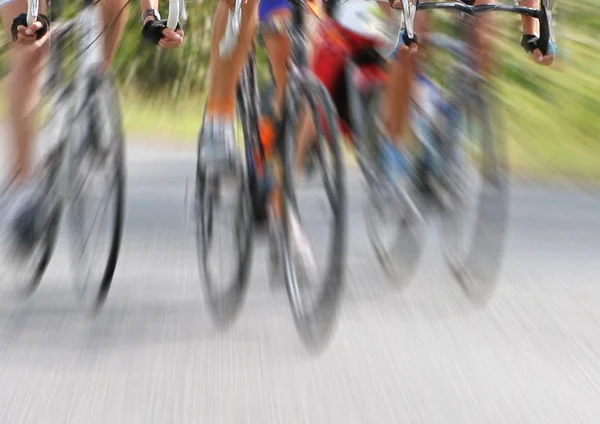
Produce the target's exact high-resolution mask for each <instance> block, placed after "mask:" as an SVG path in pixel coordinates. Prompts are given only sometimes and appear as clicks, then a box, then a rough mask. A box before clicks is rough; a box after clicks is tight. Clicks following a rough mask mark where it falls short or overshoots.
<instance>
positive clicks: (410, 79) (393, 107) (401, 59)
mask: <svg viewBox="0 0 600 424" xmlns="http://www.w3.org/2000/svg"><path fill="white" fill-rule="evenodd" d="M428 21H429V19H428V17H427V13H417V17H416V21H415V32H416V33H417V34H421V39H423V38H424V35H425V32H426V31H427V27H428ZM420 55H421V54H420V53H419V50H418V49H417V46H415V45H411V46H410V47H408V46H405V45H401V46H400V47H399V48H398V49H397V53H396V55H395V57H393V58H392V59H393V60H392V61H391V64H390V71H389V72H390V79H389V83H388V87H387V90H385V95H384V97H383V105H382V106H383V107H382V110H383V118H384V122H385V126H386V129H387V131H388V133H389V136H390V138H391V139H392V140H393V141H394V142H395V143H400V144H402V143H403V139H404V138H405V137H406V132H407V130H408V119H409V112H410V97H411V95H412V89H413V85H414V84H413V83H414V77H415V73H416V72H417V67H418V64H419V58H420Z"/></svg>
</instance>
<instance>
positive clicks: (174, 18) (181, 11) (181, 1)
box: [27, 0, 187, 30]
mask: <svg viewBox="0 0 600 424" xmlns="http://www.w3.org/2000/svg"><path fill="white" fill-rule="evenodd" d="M39 10H40V3H39V0H27V26H30V25H31V24H33V23H34V22H35V21H37V18H38V13H39ZM179 18H181V20H182V21H186V20H187V10H186V8H185V0H169V16H168V17H167V28H169V29H171V30H175V28H177V24H178V23H179Z"/></svg>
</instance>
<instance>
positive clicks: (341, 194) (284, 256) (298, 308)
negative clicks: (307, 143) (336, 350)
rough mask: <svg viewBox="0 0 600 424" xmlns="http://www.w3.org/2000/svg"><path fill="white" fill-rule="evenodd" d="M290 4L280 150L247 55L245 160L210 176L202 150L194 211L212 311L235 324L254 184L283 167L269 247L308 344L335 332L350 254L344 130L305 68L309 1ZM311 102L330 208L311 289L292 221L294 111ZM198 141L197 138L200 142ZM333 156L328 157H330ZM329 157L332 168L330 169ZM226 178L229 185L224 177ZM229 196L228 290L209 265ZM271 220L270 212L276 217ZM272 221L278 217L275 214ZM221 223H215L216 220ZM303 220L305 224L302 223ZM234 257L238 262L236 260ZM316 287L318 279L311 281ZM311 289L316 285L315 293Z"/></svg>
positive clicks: (295, 206) (233, 17)
mask: <svg viewBox="0 0 600 424" xmlns="http://www.w3.org/2000/svg"><path fill="white" fill-rule="evenodd" d="M291 3H292V4H293V6H294V8H293V20H292V28H291V30H290V36H291V40H292V46H293V48H292V50H293V54H292V57H291V59H290V63H289V68H288V69H289V74H288V75H289V77H288V87H287V90H286V96H285V99H286V100H285V107H284V111H283V116H282V121H281V122H282V125H280V126H279V128H280V132H279V135H278V137H277V139H278V140H280V142H279V145H278V146H277V148H276V151H275V152H274V153H273V154H272V155H269V154H267V152H265V149H263V145H262V143H261V140H260V135H259V131H258V126H257V123H258V118H259V116H260V105H259V103H260V102H259V94H258V84H257V74H256V70H257V67H256V58H255V55H254V53H252V54H251V55H250V58H249V60H248V63H247V65H246V67H245V69H244V71H243V73H242V75H241V79H240V83H239V86H238V101H237V106H238V109H237V110H238V114H239V117H240V121H241V133H242V134H241V135H242V138H243V151H244V155H243V161H242V162H243V163H242V164H241V166H240V168H241V169H240V172H238V173H237V174H236V175H233V176H232V175H229V176H219V177H208V176H207V174H206V172H204V170H203V169H202V168H201V166H200V163H201V161H200V156H199V157H198V166H197V170H196V190H195V193H196V215H197V220H196V222H197V225H196V228H197V242H198V256H199V264H200V270H201V276H202V278H203V280H204V287H205V293H206V295H207V300H208V304H209V307H210V311H211V313H212V316H213V318H214V320H215V322H216V323H217V324H218V325H221V326H223V327H225V326H228V325H231V323H232V322H233V320H234V318H235V317H236V316H237V314H238V313H239V311H240V308H241V305H242V304H243V299H244V297H245V294H246V292H247V287H248V278H249V267H250V263H251V257H252V235H253V228H254V219H253V218H254V217H253V203H252V202H253V200H252V194H251V188H250V187H251V185H254V187H260V186H261V184H262V183H263V180H262V178H263V176H264V175H265V174H264V173H263V172H262V171H264V170H266V169H268V168H269V167H271V166H272V167H273V168H275V169H276V170H277V171H279V172H280V174H279V177H280V179H279V180H278V181H281V182H282V198H283V202H282V212H283V214H282V217H281V222H277V223H278V224H279V225H280V228H281V229H282V232H281V234H279V236H280V237H276V241H274V243H273V244H272V245H271V248H272V250H271V253H272V254H273V255H275V256H279V257H280V259H281V262H282V265H283V268H284V280H285V287H286V289H287V290H286V291H287V295H288V300H289V303H290V305H291V309H292V313H293V317H294V322H295V324H296V328H297V330H298V332H299V334H300V336H301V340H302V341H303V342H304V344H305V346H307V347H308V348H318V347H322V346H323V345H324V343H325V341H326V340H327V339H328V336H329V335H330V333H331V330H332V327H333V324H334V322H335V317H336V313H337V309H338V306H339V301H340V297H341V293H342V289H343V286H344V271H345V258H346V208H347V205H346V192H345V166H344V158H343V155H342V151H341V143H340V140H341V139H340V132H339V127H338V124H337V118H336V113H335V108H334V107H333V103H332V101H331V98H330V97H329V95H328V93H327V91H326V90H325V88H324V87H323V86H322V84H320V83H319V82H318V81H317V80H316V79H315V78H314V76H312V74H311V73H310V71H309V70H308V69H307V68H306V66H307V65H306V64H307V58H306V52H305V47H304V45H303V37H304V35H303V24H304V16H303V10H304V9H306V8H308V5H307V4H306V3H305V2H304V1H303V0H297V1H294V2H291ZM241 6H242V0H237V1H236V4H235V8H234V10H233V11H232V12H231V14H230V20H229V30H228V31H226V36H225V38H224V40H223V41H222V44H221V53H222V54H223V53H225V54H226V53H227V52H228V51H231V49H232V46H234V45H235V42H236V37H237V34H236V32H237V31H239V22H240V16H241V12H242V9H241ZM305 104H307V105H308V110H310V113H312V114H313V116H314V118H315V124H316V127H317V133H318V134H319V135H320V136H321V137H319V139H318V140H317V141H318V142H317V143H316V144H315V145H314V149H315V150H314V152H315V155H316V156H317V157H318V158H319V163H320V170H321V171H322V177H323V182H324V185H325V189H326V193H327V196H328V197H327V199H328V203H329V207H330V208H331V210H332V214H333V217H332V222H331V232H332V234H331V237H330V244H329V245H330V246H331V251H330V252H328V253H327V255H326V261H327V266H326V270H325V272H324V278H322V280H321V281H320V282H321V286H322V287H320V288H318V289H315V290H314V291H316V293H314V291H313V290H310V289H311V287H307V286H302V287H300V285H301V281H299V280H300V278H299V271H300V264H299V263H297V261H296V260H295V252H294V249H295V246H294V243H293V239H292V233H291V231H293V228H292V226H296V227H294V228H295V229H296V230H297V229H298V226H300V223H299V220H298V210H299V202H298V201H297V194H298V190H297V188H296V185H295V181H294V178H295V176H294V172H293V170H294V162H293V158H294V153H295V135H296V133H297V131H296V130H297V129H298V122H297V120H296V118H297V117H298V116H299V113H300V111H303V110H305V109H304V108H303V106H304V105H305ZM199 147H200V146H199ZM328 158H329V161H328ZM329 163H331V169H326V168H327V165H328V164H329ZM226 180H229V181H228V182H229V183H233V184H231V185H233V188H232V187H231V185H227V184H226ZM225 198H226V199H228V200H229V205H230V209H229V211H230V213H231V215H232V216H234V217H235V219H236V225H235V228H234V235H233V236H234V241H235V243H236V245H237V252H235V254H234V258H235V263H234V264H231V263H229V264H228V266H229V267H230V269H232V271H233V272H232V277H231V278H229V279H227V283H228V284H227V286H229V288H228V289H226V290H219V289H218V287H217V286H218V285H219V284H218V283H223V281H217V279H216V278H215V277H214V276H213V273H212V271H211V270H210V268H209V265H210V263H211V261H210V260H209V258H208V255H209V253H210V250H211V247H213V244H214V236H215V234H216V232H217V231H216V229H215V226H216V225H215V224H216V223H217V222H216V221H218V220H219V218H223V216H224V215H225V214H226V212H227V207H226V206H223V205H224V204H225V203H227V202H226V201H224V200H223V199H225ZM272 221H273V220H272ZM272 223H273V222H272ZM217 224H218V223H217ZM300 228H301V226H300ZM231 265H233V266H231ZM313 287H314V286H313ZM311 291H313V293H310V292H311Z"/></svg>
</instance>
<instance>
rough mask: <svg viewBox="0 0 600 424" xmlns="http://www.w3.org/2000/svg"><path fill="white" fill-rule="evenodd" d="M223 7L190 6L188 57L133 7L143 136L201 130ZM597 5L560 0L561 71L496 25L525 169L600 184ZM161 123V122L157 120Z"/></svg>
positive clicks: (131, 74)
mask: <svg viewBox="0 0 600 424" xmlns="http://www.w3.org/2000/svg"><path fill="white" fill-rule="evenodd" d="M63 1H68V2H69V4H70V6H69V7H67V8H66V9H67V12H68V13H73V12H74V11H75V10H76V7H75V5H77V4H80V2H79V1H75V0H63ZM218 1H219V0H203V1H200V2H193V3H188V4H187V8H188V15H189V20H188V21H187V22H186V24H185V27H184V29H185V38H186V40H185V43H184V45H183V46H182V48H181V49H177V50H168V51H167V50H162V49H160V48H156V47H154V46H150V45H148V44H147V43H145V42H144V40H143V39H142V37H141V25H140V20H139V17H140V7H139V4H138V2H137V0H133V1H132V3H131V4H129V5H128V9H129V18H128V25H127V28H126V31H125V34H124V37H123V40H122V42H121V46H120V49H119V52H118V54H117V57H116V59H115V62H114V64H113V69H114V70H115V72H116V74H117V76H118V78H119V80H120V82H121V85H122V89H123V90H122V92H123V96H124V98H125V101H126V107H125V108H124V109H125V113H126V114H127V111H128V110H134V111H136V113H135V114H134V115H132V116H129V117H128V119H129V121H130V122H132V123H135V125H133V127H134V128H136V129H137V128H140V127H144V128H150V127H152V126H153V125H157V123H158V122H159V121H161V120H164V119H166V118H165V116H169V117H170V118H169V119H170V120H171V121H173V120H179V121H181V120H183V119H188V116H189V119H190V120H191V121H190V122H186V123H184V124H181V125H180V127H181V128H193V132H194V133H195V132H196V131H197V128H196V127H199V119H198V116H199V114H198V112H197V111H195V110H194V113H193V114H192V113H188V112H189V110H190V109H195V107H197V108H198V109H201V107H202V104H203V98H204V96H205V94H206V88H207V83H208V81H207V79H208V78H207V77H208V63H209V50H210V37H211V23H212V15H213V13H214V9H215V6H216V4H217V2H218ZM597 1H598V0H555V6H556V7H555V21H556V24H557V41H558V44H559V59H558V60H557V63H556V64H555V66H553V67H552V68H545V67H541V66H537V65H535V64H534V63H532V61H531V59H530V58H529V57H528V56H527V55H526V54H524V52H523V51H522V49H521V47H520V45H519V42H520V34H521V32H520V19H519V18H518V17H516V16H514V15H498V16H497V20H496V22H497V24H496V33H495V34H494V37H495V39H496V40H497V41H498V43H499V50H498V53H497V54H498V59H499V60H498V62H499V63H500V75H499V78H498V85H499V87H500V88H501V90H502V93H503V94H504V103H505V109H506V112H507V113H506V122H507V127H508V130H509V131H508V134H509V138H510V141H511V150H512V152H511V153H512V155H513V157H514V161H513V162H514V163H515V164H516V166H517V167H520V168H524V169H527V170H533V171H540V170H548V169H549V170H552V172H557V173H563V174H565V173H566V174H576V175H579V174H581V175H592V176H595V177H598V178H600V119H598V118H599V117H600V37H598V34H599V33H600V13H599V8H598V6H599V5H598V4H597ZM161 11H162V13H163V15H166V12H167V2H166V1H163V2H162V7H161ZM7 43H8V41H7V37H5V38H4V42H3V43H2V46H1V48H0V52H1V53H2V54H1V55H0V72H3V73H5V72H6V69H7V66H8V60H7V55H6V54H5V53H6V51H7V48H8V47H7V46H8V44H7ZM259 63H261V68H262V72H261V75H262V78H261V79H263V80H264V79H265V76H266V75H268V62H267V60H266V55H265V54H264V49H259ZM175 100H177V102H175ZM127 103H129V106H127ZM153 110H154V112H152V111H153ZM142 111H144V112H143V113H142ZM138 112H139V113H138ZM132 113H133V112H132ZM159 116H160V117H161V119H157V117H159ZM163 118H164V119H163ZM140 121H144V122H140ZM161 130H162V128H161V129H157V131H161ZM169 131H170V130H169ZM178 134H179V133H178Z"/></svg>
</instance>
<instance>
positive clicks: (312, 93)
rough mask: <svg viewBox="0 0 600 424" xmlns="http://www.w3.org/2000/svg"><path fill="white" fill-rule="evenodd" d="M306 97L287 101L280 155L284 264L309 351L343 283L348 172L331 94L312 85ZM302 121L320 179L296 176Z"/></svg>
mask: <svg viewBox="0 0 600 424" xmlns="http://www.w3.org/2000/svg"><path fill="white" fill-rule="evenodd" d="M309 81H310V80H309ZM304 96H305V98H304V99H303V100H305V101H303V102H302V103H300V104H293V101H290V102H288V109H287V113H288V114H289V116H292V117H293V118H292V119H288V120H287V121H286V124H287V127H286V129H285V139H284V142H285V146H284V153H283V180H284V185H283V187H284V196H283V197H284V201H283V202H282V203H283V236H284V237H283V239H284V240H283V266H284V274H285V281H286V288H287V294H288V299H289V302H290V305H291V308H292V313H293V316H294V321H295V323H296V328H297V329H298V331H299V333H300V336H301V338H302V340H303V342H304V343H305V345H306V346H307V347H309V348H319V347H322V346H323V345H324V344H325V342H326V341H327V340H328V339H329V335H330V334H331V331H332V328H333V326H334V323H335V318H336V316H337V311H338V308H339V303H340V300H341V296H342V292H343V288H344V282H345V271H346V251H347V229H346V223H347V196H346V175H345V172H346V171H345V163H344V156H343V151H342V137H341V132H340V129H339V126H338V119H337V114H336V111H335V107H334V105H333V102H332V100H331V98H330V96H329V94H328V93H327V91H326V89H325V88H324V87H323V86H322V85H321V84H319V83H317V82H314V81H313V82H309V83H307V84H306V85H305V92H304ZM298 108H299V109H300V110H295V109H298ZM296 117H301V118H300V119H296ZM306 122H312V123H314V126H315V128H314V129H315V133H314V134H316V141H315V142H314V143H313V144H312V149H313V151H312V152H311V153H310V154H312V155H313V157H316V159H317V160H316V162H317V164H316V168H317V173H319V174H320V175H319V176H314V178H312V180H303V178H302V177H300V176H299V175H298V174H297V173H296V172H295V171H296V170H295V168H296V164H295V161H294V159H295V158H296V147H297V143H296V142H297V140H298V135H299V132H300V131H299V130H301V129H302V127H303V125H302V124H301V123H304V124H306ZM319 185H321V190H320V195H319V190H317V188H318V186H319ZM303 210H304V211H306V213H303ZM311 242H314V243H311ZM314 248H316V249H315V250H316V251H313V249H314ZM307 255H312V257H313V258H314V259H315V261H314V268H311V266H310V265H309V264H307V263H306V262H305V261H306V260H307ZM309 268H310V269H309ZM311 270H312V271H314V273H311Z"/></svg>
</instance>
